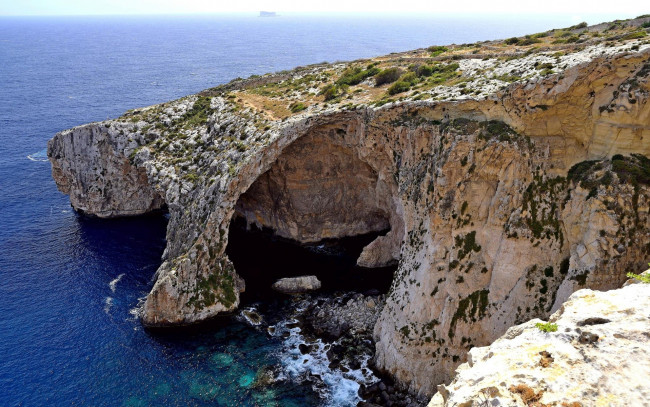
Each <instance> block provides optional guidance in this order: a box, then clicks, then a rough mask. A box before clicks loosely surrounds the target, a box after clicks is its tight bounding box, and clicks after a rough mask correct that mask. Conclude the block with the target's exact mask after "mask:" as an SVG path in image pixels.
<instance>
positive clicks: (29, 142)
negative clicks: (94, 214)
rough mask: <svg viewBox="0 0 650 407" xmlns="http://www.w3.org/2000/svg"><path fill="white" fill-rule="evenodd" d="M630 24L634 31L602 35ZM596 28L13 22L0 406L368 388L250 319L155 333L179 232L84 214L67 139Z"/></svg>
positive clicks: (1, 264) (2, 54)
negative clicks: (217, 94) (346, 67)
mask: <svg viewBox="0 0 650 407" xmlns="http://www.w3.org/2000/svg"><path fill="white" fill-rule="evenodd" d="M622 17H633V16H589V17H588V18H587V20H588V21H589V22H590V23H595V22H598V21H600V20H606V19H608V18H622ZM581 20H582V19H580V18H579V17H576V16H557V15H556V16H544V15H536V16H516V17H514V16H511V17H503V16H444V17H440V16H432V15H374V14H372V15H367V16H360V15H293V14H287V15H283V16H280V17H277V18H258V17H257V16H254V15H245V14H241V15H221V16H220V15H212V16H158V17H116V16H115V17H56V18H55V17H30V18H27V17H12V18H9V17H0V406H71V405H74V406H122V405H124V406H146V405H166V406H203V405H210V406H252V405H259V406H272V405H282V406H290V405H295V406H303V405H318V404H322V405H340V406H345V405H355V404H356V402H357V401H358V398H357V397H356V387H358V386H356V387H355V382H354V380H353V379H354V378H352V379H350V377H347V378H343V377H333V376H331V375H330V373H331V372H327V363H326V361H323V360H317V359H318V358H311V359H309V360H307V361H306V362H304V361H303V358H302V356H301V355H300V354H299V353H298V352H296V349H295V345H296V343H297V342H296V341H299V340H300V337H299V335H297V334H295V333H291V334H288V336H287V335H285V336H283V335H275V336H271V335H269V334H268V333H267V332H266V331H265V330H264V329H260V328H259V327H256V326H253V325H252V324H250V323H246V321H244V320H242V319H241V318H239V319H232V320H229V321H221V322H220V323H215V324H214V325H212V326H210V327H206V328H203V329H198V330H188V331H173V332H167V333H165V332H163V333H159V332H148V331H146V330H144V329H143V328H142V327H141V325H140V323H139V321H138V319H137V317H136V311H137V309H138V306H139V305H140V303H141V300H142V298H143V297H144V296H145V295H146V293H147V292H148V291H149V289H150V288H151V286H152V283H153V281H152V278H153V275H154V272H155V270H156V269H157V267H158V266H159V264H160V257H161V255H162V252H163V249H164V246H165V227H166V219H165V217H164V216H159V217H142V218H130V219H120V220H97V219H88V218H83V217H80V216H78V215H76V214H75V213H74V211H73V210H72V209H71V208H70V205H69V201H68V198H67V197H66V196H64V195H63V194H61V193H60V192H58V191H57V189H56V186H55V184H54V182H53V181H52V179H51V176H50V165H49V163H48V162H47V159H46V155H45V148H46V143H47V140H48V139H50V138H51V137H52V136H53V135H54V134H55V133H56V132H57V131H60V130H64V129H67V128H70V127H72V126H75V125H79V124H83V123H86V122H91V121H98V120H104V119H106V118H112V117H117V116H119V115H120V114H122V113H123V112H125V111H126V110H128V109H132V108H135V107H140V106H147V105H151V104H155V103H159V102H164V101H168V100H171V99H175V98H178V97H181V96H184V95H187V94H190V93H194V92H197V91H200V90H202V89H205V88H208V87H212V86H215V85H218V84H221V83H224V82H227V81H229V80H230V79H233V78H235V77H247V76H249V75H252V74H264V73H266V72H272V71H278V70H283V69H290V68H292V67H294V66H297V65H306V64H310V63H318V62H323V61H329V62H333V61H337V60H351V59H356V58H363V57H371V56H376V55H381V54H387V53H390V52H393V51H403V50H409V49H415V48H419V47H426V46H429V45H433V44H447V43H466V42H474V41H477V40H485V39H496V38H505V37H510V36H514V35H522V34H526V33H531V32H538V31H543V30H547V29H550V28H554V27H562V26H568V25H571V24H575V23H577V22H579V21H581ZM332 267H334V268H336V267H337V265H336V264H335V263H333V265H332ZM276 315H277V313H276ZM276 322H277V323H278V324H279V325H278V326H281V325H282V324H283V323H285V322H286V321H284V322H283V321H281V320H279V321H276ZM265 369H267V370H268V369H275V370H274V371H275V372H276V374H277V375H279V377H280V379H281V380H279V381H277V382H275V383H273V384H271V385H268V386H256V385H255V384H256V383H257V382H255V380H256V378H258V377H259V375H260V372H262V371H265ZM305 371H309V372H312V373H314V372H317V373H318V374H319V375H320V376H322V377H324V378H326V380H323V381H322V383H321V385H320V387H318V388H315V386H314V385H313V384H312V383H309V382H304V381H301V380H298V379H296V375H300V374H302V373H304V372H305ZM301 372H302V373H301ZM328 375H330V376H328Z"/></svg>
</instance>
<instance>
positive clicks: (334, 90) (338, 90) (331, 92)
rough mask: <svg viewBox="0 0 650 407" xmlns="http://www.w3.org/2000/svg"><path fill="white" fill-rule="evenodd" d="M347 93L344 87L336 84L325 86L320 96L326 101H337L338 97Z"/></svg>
mask: <svg viewBox="0 0 650 407" xmlns="http://www.w3.org/2000/svg"><path fill="white" fill-rule="evenodd" d="M344 93H345V88H344V87H343V86H339V85H337V84H335V83H331V84H329V85H325V86H324V87H323V89H321V91H320V93H319V94H320V95H323V96H324V97H325V100H326V101H328V100H332V99H336V98H337V97H339V96H341V95H343V94H344Z"/></svg>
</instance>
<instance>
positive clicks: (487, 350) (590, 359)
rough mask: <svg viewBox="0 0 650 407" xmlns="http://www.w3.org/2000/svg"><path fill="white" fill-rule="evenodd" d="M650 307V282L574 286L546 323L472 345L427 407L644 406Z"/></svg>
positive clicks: (648, 392) (648, 394)
mask: <svg viewBox="0 0 650 407" xmlns="http://www.w3.org/2000/svg"><path fill="white" fill-rule="evenodd" d="M648 309H650V284H633V285H631V286H627V287H625V288H621V289H618V290H612V291H607V292H599V291H592V290H588V289H584V290H579V291H577V292H575V293H573V294H572V295H571V296H570V297H569V300H568V301H567V302H565V303H564V304H563V305H562V306H561V307H560V309H559V310H558V311H557V312H556V313H554V314H553V315H552V316H551V317H550V319H549V323H547V324H544V323H543V322H542V321H540V320H538V319H534V320H531V321H529V322H526V323H525V324H522V325H517V326H514V327H511V328H510V329H508V331H507V332H506V333H505V334H504V335H503V336H502V337H501V338H499V339H498V340H496V341H495V342H494V343H492V344H491V345H490V346H486V347H482V348H473V349H471V350H470V351H469V355H468V358H467V359H468V361H467V363H464V364H462V365H460V367H458V369H457V374H456V377H455V379H454V381H453V382H452V383H451V384H449V385H447V386H445V385H440V386H439V387H438V389H439V392H438V393H437V394H436V395H435V396H434V397H433V399H432V400H431V403H429V407H442V406H465V405H466V406H470V405H486V406H487V405H489V406H528V405H531V404H529V403H532V402H539V403H541V404H539V405H549V406H552V405H557V406H600V405H603V406H604V405H606V406H647V405H649V404H650V402H649V400H650V387H649V386H648V383H647V378H648V376H649V375H650V359H649V358H648V356H647V355H648V353H650V340H649V339H650V334H649V332H650V317H649V316H648V312H647V311H648ZM547 327H551V329H548V328H547ZM543 329H546V331H552V332H546V331H544V330H543ZM554 329H556V331H553V330H554Z"/></svg>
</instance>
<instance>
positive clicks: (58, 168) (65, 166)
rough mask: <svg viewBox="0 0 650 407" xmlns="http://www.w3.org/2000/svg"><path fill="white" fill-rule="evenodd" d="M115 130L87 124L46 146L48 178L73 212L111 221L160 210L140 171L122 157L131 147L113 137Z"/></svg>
mask: <svg viewBox="0 0 650 407" xmlns="http://www.w3.org/2000/svg"><path fill="white" fill-rule="evenodd" d="M120 131H122V132H123V130H122V129H120V128H119V127H118V126H115V127H112V128H111V124H108V123H107V124H106V125H98V124H90V125H86V126H81V127H77V128H74V129H72V130H68V131H66V132H62V133H60V134H61V135H60V136H58V137H55V138H53V139H52V140H50V142H49V143H48V155H49V157H50V161H51V163H52V177H53V178H54V181H56V183H57V186H58V187H59V189H60V190H61V192H63V193H65V194H68V195H70V203H71V204H72V206H73V207H74V208H75V209H76V210H77V211H80V212H83V213H86V214H89V215H94V216H98V217H100V218H111V217H117V216H134V215H142V214H145V213H149V212H152V211H154V210H156V209H161V208H162V207H163V206H164V204H165V201H164V199H163V197H162V196H161V195H160V194H159V192H158V191H156V190H155V189H154V188H153V186H152V185H151V183H150V182H149V179H148V177H147V171H146V169H145V168H141V167H137V166H134V165H132V164H131V162H130V161H129V159H128V158H127V157H125V155H124V150H125V149H126V148H129V147H131V148H134V147H137V145H138V144H137V142H136V141H130V140H127V139H126V138H121V137H117V136H118V135H119V132H120Z"/></svg>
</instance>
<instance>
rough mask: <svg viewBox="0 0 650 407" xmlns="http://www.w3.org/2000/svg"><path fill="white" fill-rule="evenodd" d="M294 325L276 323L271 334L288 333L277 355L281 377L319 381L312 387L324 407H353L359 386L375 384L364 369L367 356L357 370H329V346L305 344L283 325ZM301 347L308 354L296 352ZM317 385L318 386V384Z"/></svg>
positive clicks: (294, 329)
mask: <svg viewBox="0 0 650 407" xmlns="http://www.w3.org/2000/svg"><path fill="white" fill-rule="evenodd" d="M295 322H296V321H293V320H289V321H283V322H281V323H279V324H278V325H276V330H275V333H274V336H282V334H283V333H286V332H289V336H288V337H287V338H286V339H285V340H284V346H283V351H282V353H281V355H280V359H281V363H282V367H283V370H284V373H285V375H283V376H286V377H288V378H289V379H291V380H295V381H304V380H307V379H310V380H313V378H314V377H315V378H316V379H320V380H317V382H315V383H314V386H313V387H314V390H315V391H317V392H318V393H319V394H320V395H321V397H322V398H323V399H324V400H325V405H326V406H341V407H346V406H356V405H357V403H358V402H359V401H361V398H360V397H359V395H358V391H359V387H360V384H366V385H370V384H372V383H375V382H377V381H378V380H379V379H378V378H377V377H376V376H375V375H374V374H373V373H372V371H371V370H370V369H369V368H368V361H369V359H370V356H369V355H364V356H363V357H361V360H360V362H361V367H360V368H359V369H350V370H349V371H347V372H342V371H341V370H339V369H331V368H330V367H329V365H330V361H329V359H328V358H327V351H328V350H329V349H330V348H331V346H332V345H330V344H327V343H323V341H322V340H320V339H317V340H316V341H314V342H311V343H308V342H307V341H306V340H305V338H304V337H303V335H302V334H301V331H300V328H297V327H295V328H289V327H287V324H289V325H290V326H291V324H292V323H295ZM302 343H308V344H309V346H310V351H309V353H307V354H305V355H303V354H302V353H301V352H300V349H299V345H300V344H302ZM335 343H336V342H335ZM280 378H282V377H280ZM319 381H320V382H321V383H318V382H319Z"/></svg>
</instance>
